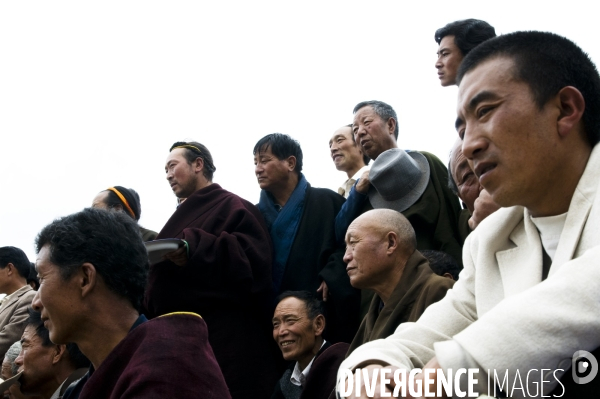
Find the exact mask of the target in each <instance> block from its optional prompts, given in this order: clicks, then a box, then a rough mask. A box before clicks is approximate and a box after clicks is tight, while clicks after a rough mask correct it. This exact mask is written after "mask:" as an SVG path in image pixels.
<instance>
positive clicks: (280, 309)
mask: <svg viewBox="0 0 600 399" xmlns="http://www.w3.org/2000/svg"><path fill="white" fill-rule="evenodd" d="M321 317H322V316H321ZM317 332H318V334H317ZM321 332H322V331H321ZM318 335H320V332H319V327H318V326H317V324H316V319H314V320H310V318H309V317H308V313H307V311H306V304H305V303H304V301H302V300H300V299H298V298H294V297H288V298H285V299H283V300H282V301H281V302H279V303H278V304H277V308H275V313H274V314H273V339H274V340H275V342H277V345H278V346H279V349H281V353H283V358H284V359H285V360H287V361H290V360H295V361H297V362H299V363H300V364H303V363H304V364H307V363H308V362H310V359H312V358H313V357H314V356H315V354H316V353H317V352H318V350H319V348H318V347H317V345H318V342H317V341H318V339H317V336H318Z"/></svg>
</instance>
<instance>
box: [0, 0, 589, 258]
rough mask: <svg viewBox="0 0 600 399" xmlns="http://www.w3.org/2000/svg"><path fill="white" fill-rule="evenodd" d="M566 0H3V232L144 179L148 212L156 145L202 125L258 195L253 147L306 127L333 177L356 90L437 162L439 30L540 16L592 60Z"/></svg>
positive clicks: (451, 113)
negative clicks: (336, 139)
mask: <svg viewBox="0 0 600 399" xmlns="http://www.w3.org/2000/svg"><path fill="white" fill-rule="evenodd" d="M590 4H591V3H590V2H587V1H586V2H584V1H569V2H552V1H502V2H498V1H496V2H482V1H443V2H442V1H428V2H411V4H408V2H400V1H369V2H366V1H360V2H351V1H344V2H333V1H324V0H321V1H314V2H313V1H303V2H296V3H292V2H284V1H277V2H264V1H237V2H236V1H230V2H217V1H177V2H173V1H161V2H159V1H123V0H120V1H102V2H82V1H70V2H67V1H51V2H50V1H27V2H22V1H12V2H7V1H3V2H0V57H1V58H0V137H1V139H0V143H1V144H0V190H1V191H0V198H1V200H0V246H5V245H14V246H17V247H20V248H22V249H23V250H25V252H26V253H27V254H28V256H29V257H30V259H31V260H32V261H33V260H35V252H34V248H33V241H34V238H35V236H36V234H37V233H38V232H39V230H40V229H41V228H42V227H43V226H45V225H46V224H48V223H49V222H51V221H52V220H53V219H54V218H56V217H59V216H63V215H67V214H70V213H73V212H76V211H78V210H81V209H82V208H84V207H86V206H89V205H90V204H91V202H92V199H93V198H94V196H95V195H96V194H97V193H98V192H99V191H101V190H103V189H105V188H107V187H109V186H112V185H122V186H126V187H131V188H134V189H135V190H137V191H138V192H139V193H140V196H141V199H142V220H141V224H142V225H143V226H145V227H147V228H150V229H153V230H156V231H159V230H160V229H161V228H162V226H163V225H164V223H165V222H166V221H167V219H168V218H169V217H170V215H171V214H172V212H173V211H174V210H175V198H174V196H173V194H172V192H171V190H170V188H169V186H168V184H167V183H166V180H165V178H164V177H165V176H164V161H165V158H166V156H167V154H168V150H169V147H170V145H171V144H172V143H173V142H175V141H178V140H182V139H195V140H197V141H200V142H201V143H203V144H205V145H206V146H207V147H208V148H209V149H210V151H211V152H212V154H213V157H214V160H215V165H216V167H217V172H216V173H215V177H214V181H215V182H217V183H219V184H221V185H222V186H223V187H224V188H225V189H227V190H230V191H232V192H234V193H236V194H239V195H241V196H242V197H244V198H246V199H248V200H250V201H251V202H253V203H256V202H257V201H258V196H259V188H258V185H257V183H256V179H255V177H254V166H253V159H252V148H253V147H254V144H255V143H256V141H257V140H258V139H260V138H261V137H262V136H264V135H266V134H268V133H273V132H281V133H287V134H289V135H291V136H292V137H294V138H296V139H297V140H299V141H300V144H301V145H302V149H303V151H304V157H305V161H304V165H305V169H304V173H305V175H306V178H307V179H308V181H309V182H310V183H311V184H312V185H313V186H319V187H329V188H336V187H337V186H338V185H339V183H341V182H342V181H343V180H344V179H345V175H344V174H343V173H341V172H338V171H336V170H335V168H334V166H333V162H332V161H331V158H330V157H329V151H328V145H327V143H328V141H329V138H330V136H331V134H332V133H333V131H334V130H335V129H336V128H338V127H340V126H342V125H344V124H347V123H350V122H351V121H352V108H353V107H354V105H355V104H356V103H358V102H360V101H363V100H371V99H377V100H382V101H385V102H387V103H389V104H391V105H392V106H393V107H394V108H395V109H396V112H397V113H398V116H399V126H400V138H399V144H400V146H401V147H402V148H405V149H415V150H424V151H429V152H432V153H434V154H436V155H437V156H438V157H440V158H441V159H442V161H444V162H446V161H447V153H448V151H449V149H450V146H451V145H452V142H453V141H454V139H455V137H456V133H455V132H454V126H453V125H454V119H455V117H456V116H455V104H456V94H457V89H456V88H455V87H452V88H442V87H441V86H440V85H439V81H438V79H437V74H436V70H435V68H434V63H435V53H436V50H437V44H436V43H435V41H434V39H433V34H434V32H435V30H436V29H437V28H439V27H441V26H443V25H445V24H446V23H447V22H451V21H454V20H457V19H464V18H479V19H484V20H487V21H488V22H489V23H491V24H492V25H493V26H494V27H495V28H496V33H498V34H502V33H509V32H513V31H516V30H546V31H552V32H556V33H558V34H561V35H564V36H566V37H568V38H570V39H571V40H573V41H575V42H576V43H578V44H579V45H580V46H581V47H582V48H583V49H584V50H585V51H587V52H588V53H589V54H590V55H591V57H592V59H593V60H594V61H595V62H598V61H600V49H599V48H598V38H597V36H598V33H597V29H596V27H597V13H595V12H592V10H591V9H590V8H589V7H590Z"/></svg>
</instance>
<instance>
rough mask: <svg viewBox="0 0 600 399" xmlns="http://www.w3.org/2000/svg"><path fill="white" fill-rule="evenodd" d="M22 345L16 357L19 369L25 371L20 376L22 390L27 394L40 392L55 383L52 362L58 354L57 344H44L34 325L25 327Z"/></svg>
mask: <svg viewBox="0 0 600 399" xmlns="http://www.w3.org/2000/svg"><path fill="white" fill-rule="evenodd" d="M21 345H22V347H23V349H22V350H21V353H20V354H19V356H18V357H17V358H16V359H15V364H16V365H17V366H19V371H23V374H22V375H21V378H19V382H20V383H21V388H20V389H21V392H23V393H24V394H26V395H30V394H39V393H40V392H43V389H44V388H45V387H47V386H48V385H51V384H54V383H55V381H54V380H55V376H54V375H53V374H52V364H53V358H54V356H55V355H56V350H55V348H56V346H55V345H50V346H43V345H42V339H41V338H40V337H39V336H38V335H37V334H36V333H35V328H34V327H32V326H27V327H25V331H24V332H23V337H22V338H21Z"/></svg>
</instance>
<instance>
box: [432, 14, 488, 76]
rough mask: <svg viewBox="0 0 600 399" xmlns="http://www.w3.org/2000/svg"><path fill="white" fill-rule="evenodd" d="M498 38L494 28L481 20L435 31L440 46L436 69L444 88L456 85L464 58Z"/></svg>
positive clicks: (458, 23) (466, 20)
mask: <svg viewBox="0 0 600 399" xmlns="http://www.w3.org/2000/svg"><path fill="white" fill-rule="evenodd" d="M493 37H496V31H495V30H494V27H493V26H491V25H490V24H488V23H487V22H485V21H481V20H479V19H465V20H462V21H454V22H450V23H449V24H447V25H446V26H444V27H443V28H440V29H438V30H436V31H435V41H436V42H437V44H439V48H438V51H437V56H438V59H437V61H436V63H435V67H436V69H437V70H438V78H439V79H440V83H441V84H442V86H452V85H455V84H456V74H457V72H458V67H459V66H460V63H461V62H462V60H463V58H464V57H466V56H467V54H469V52H470V51H471V50H473V49H474V48H475V47H476V46H478V45H479V44H481V43H483V42H484V41H486V40H488V39H491V38H493Z"/></svg>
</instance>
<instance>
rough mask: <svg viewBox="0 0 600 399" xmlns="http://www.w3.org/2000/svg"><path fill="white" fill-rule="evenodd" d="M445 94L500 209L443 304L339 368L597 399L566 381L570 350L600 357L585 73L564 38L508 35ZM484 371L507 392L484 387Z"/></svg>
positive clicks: (594, 137) (596, 98) (599, 253)
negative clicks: (469, 376) (450, 95)
mask: <svg viewBox="0 0 600 399" xmlns="http://www.w3.org/2000/svg"><path fill="white" fill-rule="evenodd" d="M458 83H459V85H460V86H459V95H458V107H457V113H458V118H457V120H456V128H457V131H458V134H459V136H460V137H461V138H462V139H463V147H462V149H463V153H464V155H465V157H467V158H468V159H469V161H470V162H472V164H473V170H474V171H475V173H476V175H477V176H478V177H479V181H480V183H481V184H482V185H483V187H484V188H485V189H486V190H487V191H488V192H489V194H490V195H491V197H492V199H493V200H494V202H496V203H497V204H498V205H500V206H502V207H503V208H502V209H499V210H498V211H497V212H495V213H494V214H492V215H490V216H489V217H488V218H486V219H485V220H484V221H483V222H482V223H481V225H480V226H479V227H478V228H477V229H476V230H475V231H474V232H473V233H471V234H470V235H469V237H468V238H467V241H466V242H465V252H464V254H465V256H464V265H465V268H464V270H463V272H462V273H461V277H460V279H459V280H458V282H457V283H456V284H455V285H454V288H453V289H452V290H451V291H449V293H448V295H446V297H445V298H444V299H442V300H441V301H440V302H438V303H436V304H434V305H432V306H431V307H429V309H427V311H426V312H425V313H424V314H423V316H422V317H421V318H420V319H419V320H418V321H417V322H416V323H411V324H407V325H404V326H400V327H399V328H398V329H397V330H396V332H395V333H394V334H393V335H391V336H390V337H388V338H387V339H386V340H382V341H379V342H370V343H368V344H365V345H364V346H363V347H361V348H359V349H357V350H356V351H354V353H352V355H351V356H349V357H348V359H346V361H345V362H344V363H343V364H342V367H341V368H343V369H350V370H353V369H354V368H355V367H357V366H358V365H360V367H364V368H368V369H369V370H371V371H372V372H374V370H375V369H381V368H382V367H383V366H385V367H388V368H389V367H390V366H395V367H399V368H402V369H406V370H410V369H412V368H415V367H418V368H421V367H425V368H428V369H432V370H433V371H434V374H432V375H430V378H432V379H433V380H434V381H435V380H436V379H437V376H436V375H435V373H441V372H443V373H448V369H450V368H451V369H453V370H458V369H461V368H479V370H480V375H479V376H476V379H477V380H478V382H479V384H480V386H479V387H480V389H477V390H478V391H479V392H480V393H486V392H491V393H493V396H508V397H514V396H517V395H518V397H523V396H525V392H528V394H527V395H528V396H538V395H537V393H535V394H534V392H540V394H539V396H550V395H549V394H550V393H552V390H553V389H555V388H556V389H557V391H554V393H553V395H554V396H555V397H559V396H564V397H573V398H593V397H597V395H598V390H599V386H598V385H599V384H598V383H599V382H600V378H598V377H596V378H595V379H594V380H593V381H592V382H591V383H588V384H580V383H582V382H583V381H578V383H574V381H573V379H572V378H571V376H572V375H573V374H575V375H578V373H580V370H579V367H578V368H577V369H576V370H573V373H572V372H571V371H570V370H569V369H570V367H571V364H572V363H571V362H572V361H573V363H574V364H581V363H580V362H577V363H576V362H575V360H576V359H577V357H578V356H574V354H575V355H577V354H578V353H580V352H579V351H588V352H592V354H593V355H594V356H596V357H598V356H599V355H600V354H599V353H598V352H600V351H598V348H599V347H600V334H598V331H600V317H598V315H599V314H600V289H599V286H598V284H599V281H600V260H599V259H600V245H599V243H600V229H599V228H598V226H599V224H600V195H599V192H598V191H599V188H600V183H599V182H600V147H599V146H598V142H599V141H600V76H599V75H598V71H597V69H596V66H595V65H594V64H593V63H592V62H591V60H590V59H589V57H588V56H587V54H585V53H584V52H583V51H582V50H581V49H580V48H579V47H577V45H575V44H574V43H573V42H571V41H569V40H568V39H566V38H564V37H561V36H558V35H555V34H552V33H545V32H515V33H511V34H507V35H503V36H499V37H497V38H495V39H491V40H489V41H487V42H485V43H483V44H481V46H479V47H478V48H476V49H474V50H473V51H472V52H471V53H470V54H469V55H468V56H467V57H466V58H465V60H464V61H463V63H462V65H461V68H460V71H459V74H458ZM588 357H589V356H588ZM588 365H589V363H588ZM487 370H496V371H497V372H498V373H500V374H501V375H502V377H500V378H504V377H505V376H506V378H507V380H508V381H510V383H509V384H508V386H504V387H503V388H500V387H495V386H494V385H495V384H494V383H492V384H490V385H491V386H489V387H488V386H487V382H488V381H489V380H488V377H489V378H492V376H488V375H487ZM490 373H491V371H490ZM446 375H449V374H446ZM524 375H527V377H528V378H527V380H525V378H523V380H522V383H519V382H516V381H517V379H518V380H519V381H521V377H520V376H524ZM559 378H560V379H561V380H562V382H561V385H559V383H558V379H559ZM438 381H439V380H438ZM576 381H577V380H576ZM496 382H498V383H500V384H502V383H501V382H500V381H499V380H497V381H496ZM513 382H515V383H516V384H519V385H520V386H521V388H518V387H517V390H516V391H515V383H513ZM488 388H489V389H490V391H487V389H488ZM434 389H435V388H434ZM461 389H462V388H461ZM500 389H503V390H504V392H503V393H502V394H500V393H499V390H500ZM519 389H521V390H519ZM377 390H379V387H378V388H377ZM586 390H588V391H587V392H586ZM363 393H364V391H363ZM529 393H531V395H530V394H529ZM363 397H364V396H363Z"/></svg>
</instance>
